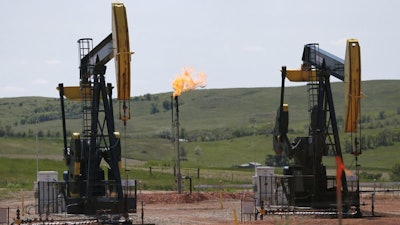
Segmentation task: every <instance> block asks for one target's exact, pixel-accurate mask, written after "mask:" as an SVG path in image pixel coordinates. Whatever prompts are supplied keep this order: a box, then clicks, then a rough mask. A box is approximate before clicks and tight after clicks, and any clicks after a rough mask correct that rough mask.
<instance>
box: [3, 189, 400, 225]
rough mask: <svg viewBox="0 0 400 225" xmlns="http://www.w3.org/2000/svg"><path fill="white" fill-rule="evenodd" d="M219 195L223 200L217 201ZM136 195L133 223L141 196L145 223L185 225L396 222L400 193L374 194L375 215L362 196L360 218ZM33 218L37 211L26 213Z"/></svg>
mask: <svg viewBox="0 0 400 225" xmlns="http://www.w3.org/2000/svg"><path fill="white" fill-rule="evenodd" d="M22 196H24V205H25V206H29V205H33V204H34V199H33V196H34V195H33V192H21V193H17V194H15V196H13V197H12V198H8V199H2V200H1V199H0V208H3V207H9V208H10V216H11V217H15V214H14V212H15V211H16V209H17V207H20V206H21V199H22ZM220 196H222V201H220ZM138 197H139V203H138V205H139V206H138V213H137V214H132V215H131V217H132V219H133V220H134V223H137V224H141V222H142V219H141V209H142V207H141V200H143V202H144V204H143V212H144V219H143V222H144V223H148V224H157V225H185V224H213V225H222V224H235V211H236V215H237V222H238V224H266V225H269V224H271V225H322V224H324V225H325V224H343V225H356V224H357V225H358V224H362V225H375V224H381V225H395V224H396V225H397V224H400V222H399V221H400V197H399V196H398V195H392V194H381V195H378V196H377V197H376V202H375V205H374V211H375V216H372V215H371V198H370V195H364V196H362V202H364V203H365V205H363V206H362V207H361V210H362V211H363V215H364V217H363V218H359V219H343V220H342V221H341V223H339V220H338V219H337V218H331V217H316V216H298V215H296V216H294V215H291V216H277V215H273V216H272V215H268V216H264V219H263V220H262V221H260V220H257V221H254V218H252V219H251V221H250V218H249V217H246V218H242V217H241V215H240V208H241V199H244V198H250V197H251V192H242V193H235V194H232V193H223V194H222V195H221V194H220V193H193V194H191V195H190V194H182V195H178V194H174V193H170V192H169V193H167V192H145V193H143V194H142V195H140V196H138ZM25 217H30V218H35V217H37V215H25Z"/></svg>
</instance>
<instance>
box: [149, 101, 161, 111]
mask: <svg viewBox="0 0 400 225" xmlns="http://www.w3.org/2000/svg"><path fill="white" fill-rule="evenodd" d="M159 112H160V110H159V109H158V105H157V103H151V109H150V114H156V113H159Z"/></svg>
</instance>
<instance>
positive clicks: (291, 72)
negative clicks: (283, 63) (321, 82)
mask: <svg viewBox="0 0 400 225" xmlns="http://www.w3.org/2000/svg"><path fill="white" fill-rule="evenodd" d="M286 77H287V78H288V79H289V80H290V81H292V82H308V81H317V72H316V71H315V70H309V71H306V70H303V69H301V70H296V69H288V70H286Z"/></svg>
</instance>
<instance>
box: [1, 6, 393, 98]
mask: <svg viewBox="0 0 400 225" xmlns="http://www.w3.org/2000/svg"><path fill="white" fill-rule="evenodd" d="M123 2H124V5H125V7H126V10H127V15H128V24H129V36H130V48H131V51H133V52H134V54H133V56H132V61H131V96H139V95H144V94H148V93H150V94H156V93H164V92H171V93H172V91H173V90H172V85H171V83H172V81H173V80H174V79H175V78H176V76H177V75H179V74H180V73H181V71H182V68H183V67H193V69H194V71H196V73H197V72H204V73H205V74H206V75H207V86H206V87H205V88H208V89H216V88H239V87H245V88H251V87H279V86H280V83H281V76H280V69H281V67H282V66H287V67H288V68H299V67H300V65H301V55H302V52H303V47H304V45H305V44H308V43H319V47H320V48H321V49H324V50H326V51H328V52H330V53H332V54H334V55H336V56H338V57H340V58H344V54H345V48H346V46H345V43H346V39H348V38H356V39H358V40H359V43H360V46H361V60H362V80H382V79H385V80H387V79H396V80H397V79H399V76H398V75H399V74H398V73H399V71H398V69H397V65H398V63H399V60H400V57H399V56H398V54H399V52H400V42H399V40H400V29H399V27H398V23H399V21H400V14H399V13H398V9H399V8H400V1H395V0H391V1H389V0H380V1H375V0H336V1H321V0H303V1H295V0H293V1H289V0H247V1H244V0H147V1H145V0H129V1H128V0H127V1H123ZM0 21H1V22H0V30H1V35H0V43H1V51H0V76H1V82H0V98H5V97H21V96H42V97H58V96H59V94H58V92H57V90H56V87H57V86H58V84H59V83H64V86H78V85H79V55H78V44H77V40H78V39H80V38H92V39H93V44H94V45H97V44H98V43H99V42H101V41H102V40H103V39H104V38H105V37H106V36H107V35H109V34H110V33H111V1H106V0H68V1H67V0H59V1H54V0H41V1H37V0H13V1H1V2H0ZM106 76H107V77H106V80H107V82H109V83H112V84H114V86H115V85H116V84H115V73H114V62H113V60H112V61H110V62H109V63H108V64H107V73H106ZM286 83H287V84H288V85H290V84H289V82H286Z"/></svg>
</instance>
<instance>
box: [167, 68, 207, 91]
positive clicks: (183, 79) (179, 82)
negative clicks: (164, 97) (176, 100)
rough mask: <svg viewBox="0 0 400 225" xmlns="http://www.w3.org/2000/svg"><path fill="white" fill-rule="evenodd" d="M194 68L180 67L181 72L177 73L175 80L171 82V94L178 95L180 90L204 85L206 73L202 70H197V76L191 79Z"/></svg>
mask: <svg viewBox="0 0 400 225" xmlns="http://www.w3.org/2000/svg"><path fill="white" fill-rule="evenodd" d="M193 72H194V70H193V68H192V67H189V68H186V67H184V68H182V73H181V74H180V75H178V76H177V77H176V78H175V80H174V81H173V82H172V88H173V89H174V94H173V96H174V97H176V96H179V95H181V93H182V92H185V91H188V90H194V89H196V88H197V87H202V88H204V87H205V86H206V80H207V77H206V74H205V73H203V72H199V73H198V74H197V78H196V79H193V78H192V76H191V75H192V74H193Z"/></svg>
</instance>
